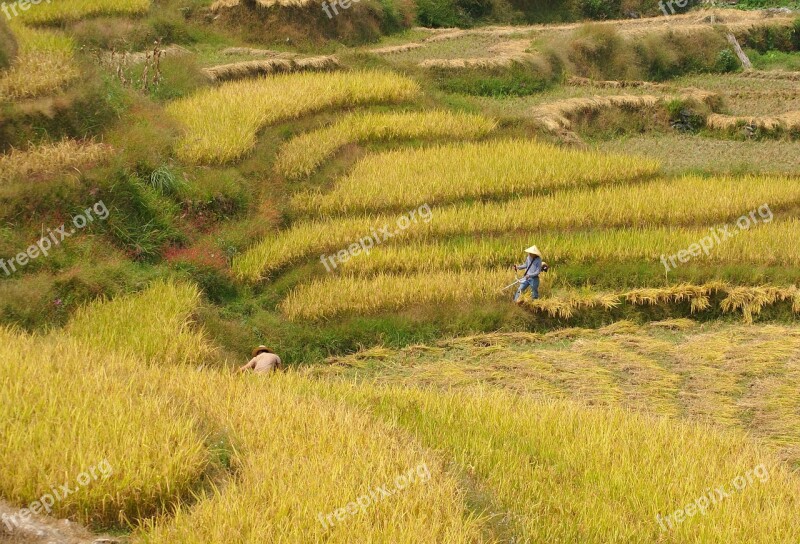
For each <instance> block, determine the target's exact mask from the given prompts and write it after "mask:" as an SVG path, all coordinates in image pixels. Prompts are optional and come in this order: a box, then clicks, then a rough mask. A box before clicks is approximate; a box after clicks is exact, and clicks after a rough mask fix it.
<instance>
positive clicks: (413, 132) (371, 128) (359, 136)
mask: <svg viewBox="0 0 800 544" xmlns="http://www.w3.org/2000/svg"><path fill="white" fill-rule="evenodd" d="M496 126H497V124H496V122H495V121H493V120H491V119H488V118H486V117H483V116H481V115H469V114H457V113H450V112H447V111H430V112H403V113H360V114H353V115H348V116H343V117H341V118H340V119H339V120H338V121H336V122H335V123H333V124H331V125H330V126H328V127H324V128H321V129H318V130H314V131H311V132H307V133H305V134H301V135H300V136H297V137H295V138H293V139H292V140H290V141H289V142H287V143H286V144H285V145H284V146H283V147H282V148H281V150H280V151H279V153H278V158H277V161H276V170H277V171H278V172H280V173H281V174H283V175H284V176H286V177H287V178H299V177H302V176H308V175H309V174H311V173H313V172H314V171H315V170H316V169H317V168H318V167H319V166H320V164H322V162H323V161H324V160H325V159H326V158H328V157H330V156H331V155H333V154H334V153H336V151H337V150H338V149H340V148H341V147H343V146H345V145H347V144H349V143H360V142H365V141H371V140H398V139H413V138H444V137H450V138H465V139H466V138H479V137H481V136H485V135H486V134H488V133H490V132H492V131H493V130H494V129H495V128H496Z"/></svg>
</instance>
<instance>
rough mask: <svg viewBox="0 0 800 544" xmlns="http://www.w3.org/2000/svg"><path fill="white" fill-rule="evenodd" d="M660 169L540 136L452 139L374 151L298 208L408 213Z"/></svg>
mask: <svg viewBox="0 0 800 544" xmlns="http://www.w3.org/2000/svg"><path fill="white" fill-rule="evenodd" d="M454 165H458V167H454ZM658 170H659V164H658V163H657V162H654V161H648V160H643V159H641V158H632V157H626V156H622V155H610V154H599V153H588V152H583V151H574V150H569V149H564V148H560V147H556V146H553V145H548V144H543V143H538V142H535V141H526V140H507V141H493V142H485V143H461V144H446V145H441V146H434V147H431V148H427V149H412V150H400V151H390V152H387V153H382V154H378V155H372V156H369V157H367V158H366V159H364V160H362V161H361V162H359V163H358V164H357V165H356V166H355V168H354V169H353V170H352V171H351V172H350V173H349V174H348V175H346V176H345V177H344V178H342V179H340V180H339V181H338V182H337V183H336V186H335V187H334V188H333V190H332V191H328V192H326V193H324V194H315V193H311V194H300V195H298V196H297V197H296V198H295V199H294V206H295V208H296V209H298V210H299V211H301V212H303V213H311V212H313V213H315V214H322V215H324V214H331V213H354V212H361V213H367V212H374V211H378V210H381V209H387V208H388V209H398V210H401V209H407V208H410V207H412V206H419V205H421V204H429V205H431V206H433V205H434V204H440V203H447V202H452V201H456V200H463V199H467V198H488V197H509V196H511V195H527V194H532V193H538V192H542V191H547V190H557V189H565V188H572V187H579V188H580V187H586V186H592V185H602V184H610V183H614V182H620V181H630V180H634V179H637V178H645V177H648V176H652V175H654V174H655V173H657V172H658Z"/></svg>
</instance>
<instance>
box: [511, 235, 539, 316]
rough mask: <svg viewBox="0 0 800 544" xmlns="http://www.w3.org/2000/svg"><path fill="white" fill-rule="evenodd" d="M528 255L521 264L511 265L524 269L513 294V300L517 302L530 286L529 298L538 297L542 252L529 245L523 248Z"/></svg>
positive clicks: (517, 268)
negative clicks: (517, 287)
mask: <svg viewBox="0 0 800 544" xmlns="http://www.w3.org/2000/svg"><path fill="white" fill-rule="evenodd" d="M525 253H526V254H527V255H528V256H527V258H526V259H525V262H524V263H522V264H519V265H517V264H515V265H511V266H512V268H513V269H514V270H524V273H523V275H522V281H520V282H519V289H517V293H516V294H515V295H514V302H516V303H517V304H519V302H520V297H521V296H522V292H523V291H525V289H527V288H528V287H530V288H531V300H536V299H537V298H539V274H541V272H542V253H541V251H539V248H538V247H536V246H531V247H529V248H528V249H526V250H525Z"/></svg>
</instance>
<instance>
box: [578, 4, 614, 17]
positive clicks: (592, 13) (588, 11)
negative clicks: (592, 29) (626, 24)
mask: <svg viewBox="0 0 800 544" xmlns="http://www.w3.org/2000/svg"><path fill="white" fill-rule="evenodd" d="M621 7H622V0H578V8H579V9H580V12H581V15H583V16H584V17H588V18H589V19H601V20H604V19H617V18H619V16H620V12H621Z"/></svg>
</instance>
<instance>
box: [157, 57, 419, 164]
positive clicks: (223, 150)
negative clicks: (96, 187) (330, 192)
mask: <svg viewBox="0 0 800 544" xmlns="http://www.w3.org/2000/svg"><path fill="white" fill-rule="evenodd" d="M418 93H419V87H418V85H417V84H416V83H415V82H413V81H412V80H410V79H408V78H406V77H403V76H400V75H397V74H394V73H391V72H378V71H357V72H346V73H345V72H341V73H340V72H334V73H298V74H284V75H277V76H270V77H264V78H259V79H255V80H245V81H235V82H230V83H225V84H223V85H221V86H219V87H217V88H212V89H205V90H201V91H199V92H198V93H196V94H194V95H192V96H189V97H187V98H184V99H180V100H177V101H176V102H173V103H172V104H170V105H169V107H168V108H167V110H168V112H169V114H170V115H172V116H173V117H175V118H176V119H177V120H178V121H180V122H181V123H182V124H183V125H184V127H185V135H184V136H183V138H182V139H181V141H180V143H179V144H178V148H177V153H178V155H179V156H180V157H181V158H182V159H184V160H186V161H190V162H198V163H225V162H230V161H233V160H236V159H238V158H241V157H242V156H243V155H244V154H246V153H247V152H248V151H250V149H252V147H253V146H254V145H255V142H256V135H257V133H258V131H259V130H260V129H261V128H262V127H265V126H267V125H270V124H273V123H277V122H279V121H286V120H289V119H294V118H297V117H300V116H302V115H306V114H309V113H314V112H318V111H320V110H323V109H325V108H335V107H349V106H357V105H363V104H370V103H395V102H403V101H405V100H409V99H411V98H413V97H415V96H417V95H418Z"/></svg>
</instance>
